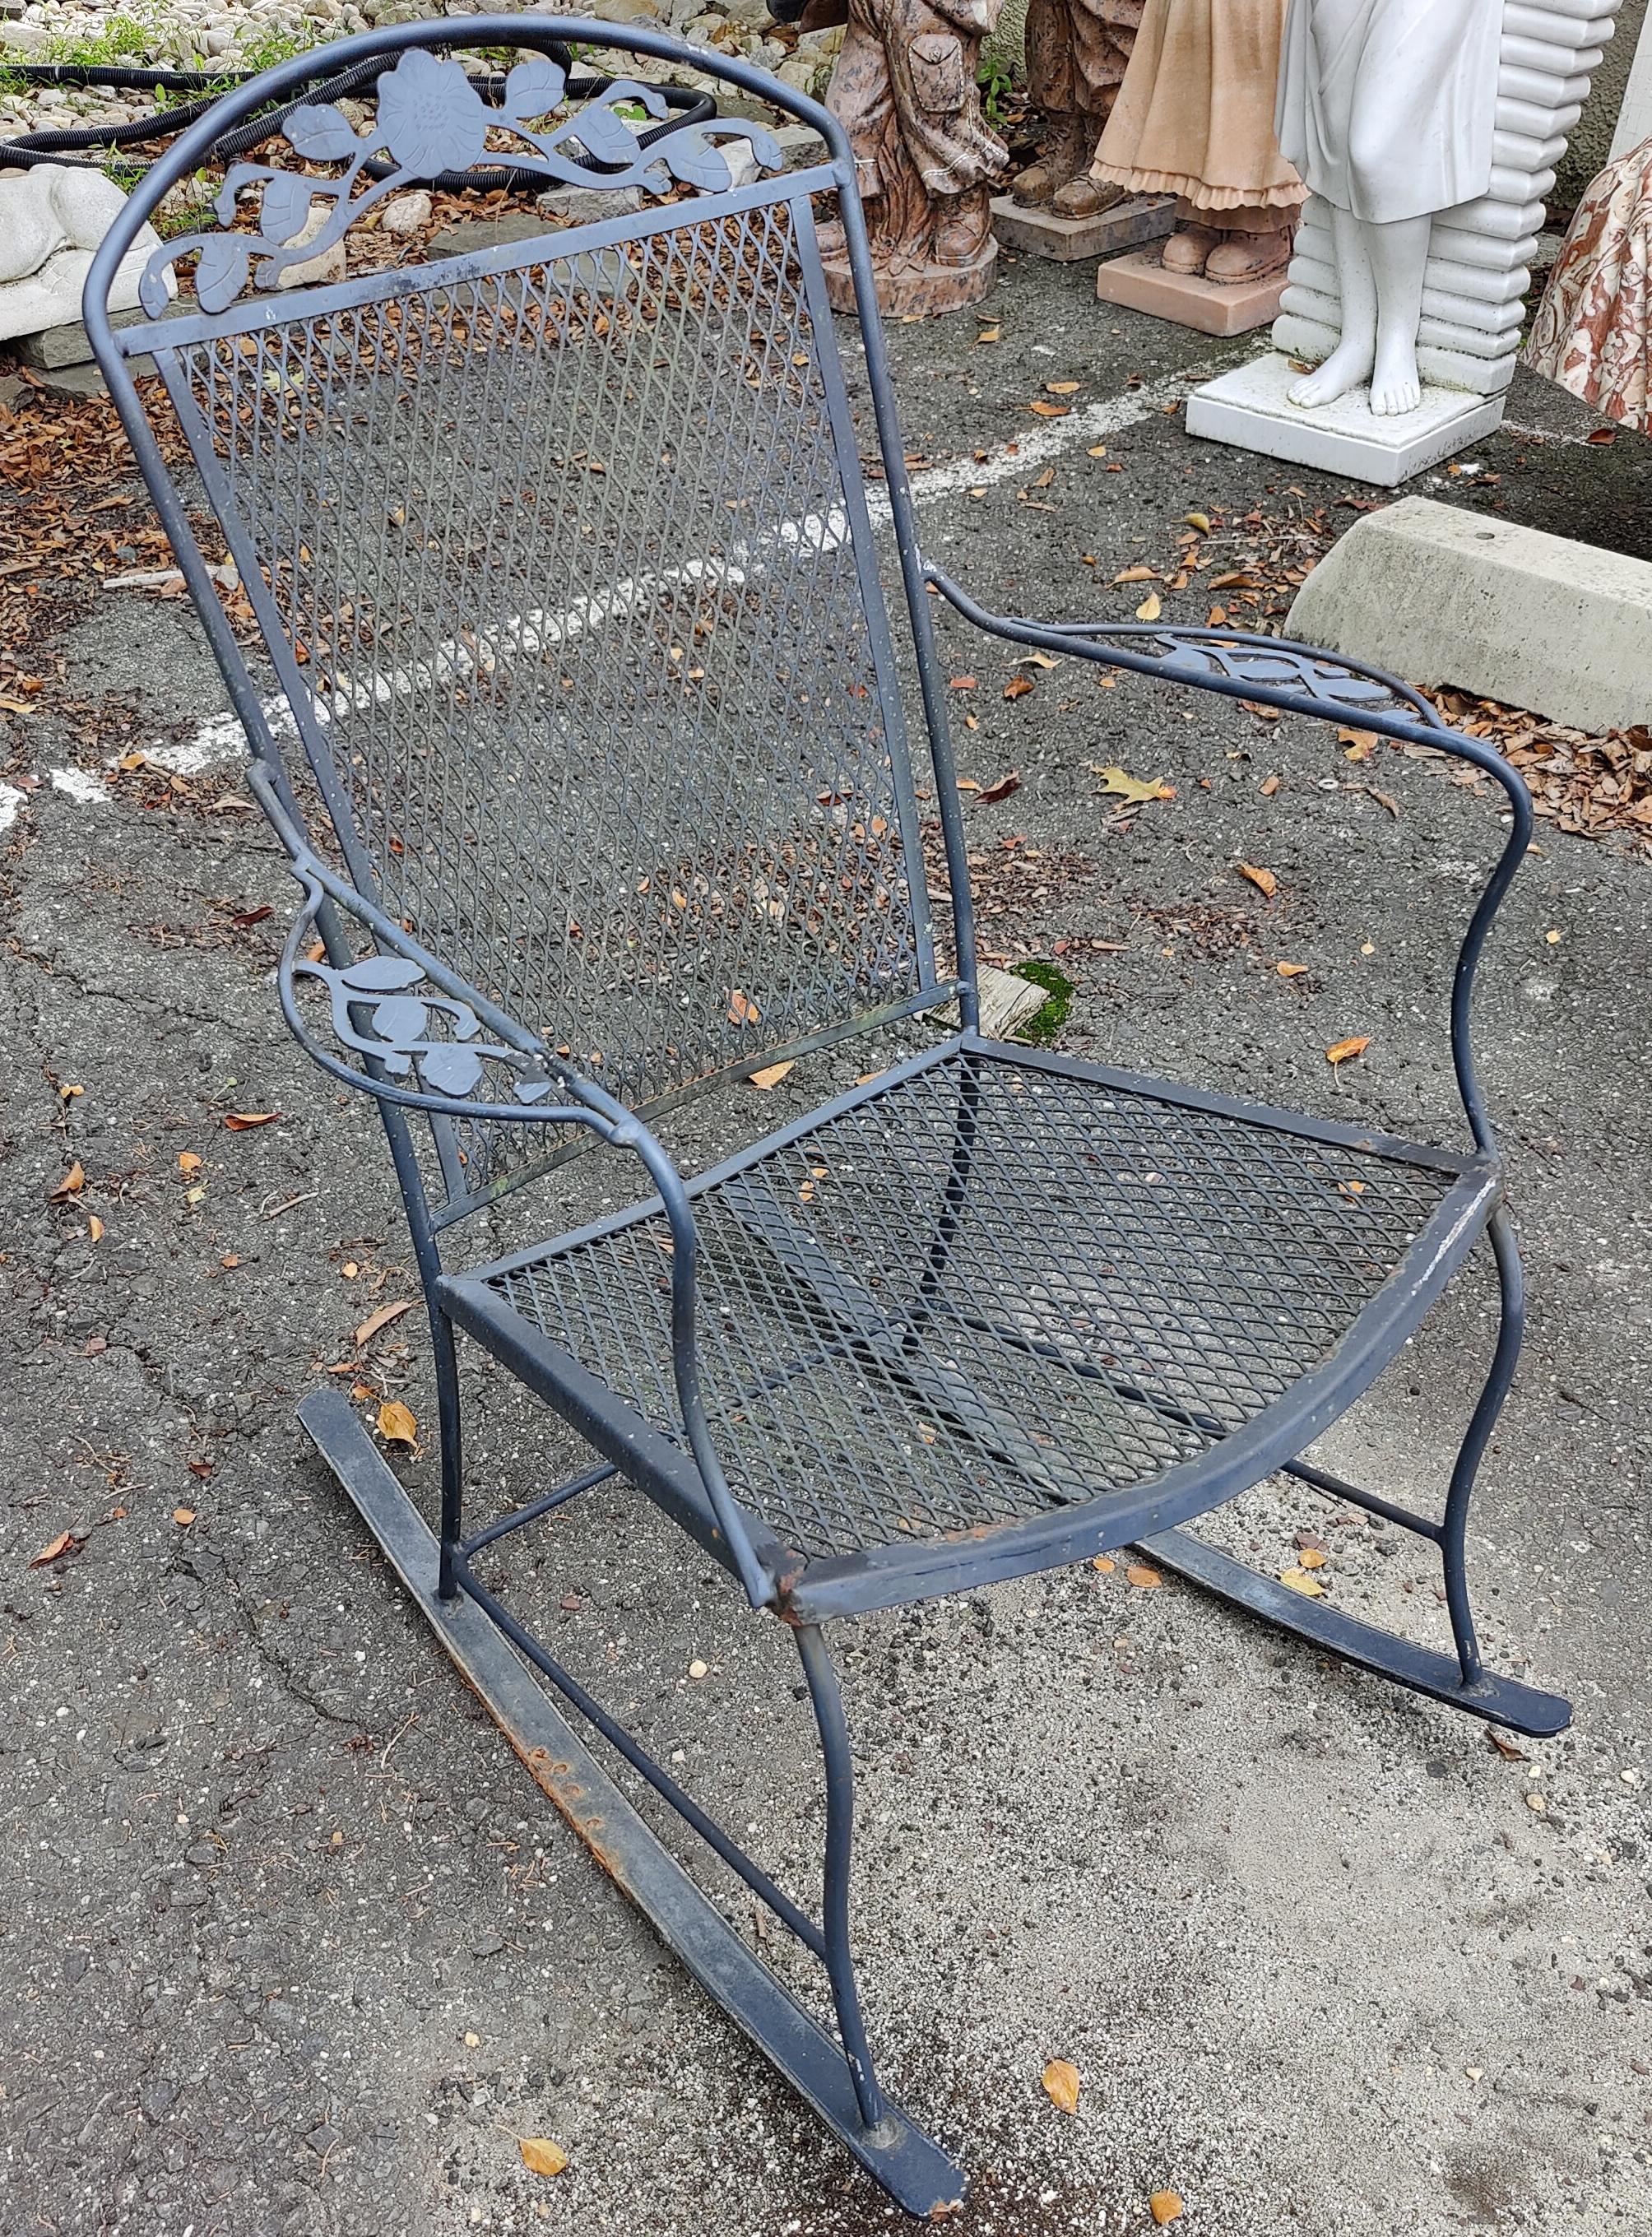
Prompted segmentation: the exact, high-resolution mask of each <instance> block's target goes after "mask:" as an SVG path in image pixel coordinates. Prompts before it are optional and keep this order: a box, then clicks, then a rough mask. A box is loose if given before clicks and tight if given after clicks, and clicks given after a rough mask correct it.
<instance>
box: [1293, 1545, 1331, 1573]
mask: <svg viewBox="0 0 1652 2237" xmlns="http://www.w3.org/2000/svg"><path fill="white" fill-rule="evenodd" d="M1297 1567H1298V1569H1323V1568H1324V1567H1325V1553H1324V1550H1323V1549H1322V1548H1321V1547H1318V1546H1305V1547H1303V1549H1302V1551H1301V1553H1299V1554H1298V1555H1297Z"/></svg>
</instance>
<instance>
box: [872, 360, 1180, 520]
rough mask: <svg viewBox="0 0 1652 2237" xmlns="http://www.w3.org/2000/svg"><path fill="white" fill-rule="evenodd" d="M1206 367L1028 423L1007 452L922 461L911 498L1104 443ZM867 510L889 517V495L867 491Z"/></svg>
mask: <svg viewBox="0 0 1652 2237" xmlns="http://www.w3.org/2000/svg"><path fill="white" fill-rule="evenodd" d="M1210 372H1211V369H1210V367H1209V366H1200V368H1199V371H1198V372H1197V373H1170V374H1168V375H1167V376H1166V378H1165V379H1163V380H1154V381H1147V382H1145V383H1144V384H1143V385H1142V386H1141V387H1140V388H1130V389H1127V390H1126V391H1125V393H1124V394H1123V395H1122V396H1105V397H1100V398H1099V399H1097V400H1096V402H1095V403H1094V404H1080V406H1078V407H1077V409H1076V410H1074V411H1072V412H1068V413H1067V417H1066V419H1041V420H1038V421H1037V422H1035V424H1034V426H1031V427H1029V428H1028V431H1027V432H1026V434H1024V435H1022V436H1021V437H1020V438H1019V439H1017V440H1016V442H1015V445H1014V450H1013V451H1012V450H1011V448H1010V446H1009V445H1008V444H1004V443H1001V444H999V445H997V446H996V448H995V449H994V450H993V451H990V452H988V455H987V457H986V458H985V459H981V460H980V461H979V462H977V461H976V460H975V459H950V460H948V463H947V465H944V466H922V467H920V468H918V470H917V471H916V472H915V473H914V474H913V476H912V498H913V502H914V503H915V505H925V504H928V503H931V502H933V501H935V500H936V499H939V498H948V497H957V496H958V495H959V494H960V493H961V492H963V491H965V490H972V489H991V488H992V487H993V486H994V485H995V484H996V483H998V482H1013V481H1017V480H1019V479H1020V478H1021V475H1023V474H1024V473H1025V472H1027V471H1028V467H1029V466H1030V467H1036V466H1042V465H1048V463H1049V461H1050V460H1051V459H1055V458H1059V457H1060V456H1061V453H1062V452H1063V451H1070V450H1073V449H1074V448H1075V447H1078V446H1080V445H1081V446H1082V447H1083V448H1084V449H1085V450H1088V449H1089V447H1090V445H1091V444H1093V443H1105V442H1106V440H1107V437H1108V436H1109V435H1118V434H1121V433H1122V432H1123V431H1124V429H1125V428H1127V427H1134V426H1138V425H1139V424H1140V421H1142V420H1143V419H1152V418H1153V415H1154V414H1155V413H1156V412H1167V411H1168V410H1169V408H1170V406H1172V405H1173V404H1180V402H1181V401H1182V399H1184V398H1185V397H1187V396H1191V395H1192V393H1193V391H1194V389H1195V388H1197V387H1198V386H1199V383H1200V382H1201V381H1203V380H1207V379H1209V378H1210ZM871 513H872V518H873V519H874V520H875V521H876V522H878V523H879V524H880V525H882V522H884V521H886V520H888V518H889V498H888V496H887V495H886V494H885V492H883V491H882V490H875V491H873V492H872V493H871Z"/></svg>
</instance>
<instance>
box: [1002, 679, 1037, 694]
mask: <svg viewBox="0 0 1652 2237" xmlns="http://www.w3.org/2000/svg"><path fill="white" fill-rule="evenodd" d="M1036 689H1037V686H1036V685H1035V684H1034V681H1033V678H1032V677H1031V676H1011V677H1010V679H1009V681H1008V683H1007V684H1005V686H1004V696H1005V698H1006V699H1025V698H1026V696H1027V695H1028V692H1029V691H1032V690H1036Z"/></svg>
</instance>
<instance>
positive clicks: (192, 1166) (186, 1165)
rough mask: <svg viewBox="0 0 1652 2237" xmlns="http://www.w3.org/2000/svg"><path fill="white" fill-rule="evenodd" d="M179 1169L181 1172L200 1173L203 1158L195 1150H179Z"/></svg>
mask: <svg viewBox="0 0 1652 2237" xmlns="http://www.w3.org/2000/svg"><path fill="white" fill-rule="evenodd" d="M178 1171H180V1172H181V1173H198V1172H199V1171H201V1160H200V1158H198V1157H197V1156H196V1155H195V1151H193V1150H180V1151H179V1152H178Z"/></svg>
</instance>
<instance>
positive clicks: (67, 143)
mask: <svg viewBox="0 0 1652 2237" xmlns="http://www.w3.org/2000/svg"><path fill="white" fill-rule="evenodd" d="M512 44H513V45H518V44H519V45H521V46H523V47H525V48H532V49H533V50H534V51H535V52H536V53H539V54H545V55H549V56H550V57H551V59H552V61H553V62H554V63H558V65H559V66H560V67H561V68H562V69H564V70H565V71H567V72H568V91H569V93H570V94H571V95H572V96H573V97H574V98H575V99H577V100H589V99H590V98H591V96H592V95H594V94H598V93H600V92H602V91H603V89H605V87H606V86H609V85H611V84H612V82H613V81H612V79H611V78H607V77H586V78H578V77H575V76H573V74H572V73H573V58H572V55H571V54H570V53H569V51H568V49H567V48H566V47H565V46H564V45H563V44H562V43H561V42H560V41H559V40H556V39H547V38H545V37H544V36H537V37H536V36H532V35H531V34H529V33H527V32H526V31H525V32H524V34H523V36H522V37H521V38H520V40H514V39H513V40H512ZM393 59H394V57H393V56H390V55H370V56H368V57H367V61H365V62H360V63H356V64H355V66H354V69H347V70H340V71H339V72H338V73H337V74H336V76H331V77H329V76H327V74H326V72H325V70H323V69H318V70H317V71H316V73H315V76H314V78H312V79H308V80H307V81H306V82H305V83H304V85H303V87H302V88H301V89H300V90H299V91H298V92H297V93H295V94H293V95H292V96H290V97H289V98H288V99H287V100H285V101H283V102H279V103H278V104H276V105H275V106H274V107H273V108H270V109H263V110H261V111H260V113H259V114H258V115H256V116H252V117H248V119H247V120H246V122H244V123H241V124H238V125H237V126H236V127H235V130H234V131H233V132H226V133H225V135H224V136H223V138H222V139H221V140H218V141H215V142H214V143H213V149H212V155H213V160H214V161H215V162H220V163H232V162H235V158H236V157H237V156H238V155H246V154H248V151H249V150H250V149H252V148H257V147H260V146H261V145H262V143H263V142H265V141H266V140H269V139H273V138H274V135H275V134H276V133H278V132H279V131H280V130H281V127H282V125H283V124H285V123H286V122H287V118H288V117H289V116H290V115H292V113H293V111H294V109H298V108H301V106H302V105H303V104H304V103H305V102H327V101H338V100H340V99H341V98H343V97H344V96H347V95H349V94H352V93H358V92H360V90H361V89H362V88H363V87H364V86H368V85H371V84H372V83H373V81H374V80H375V79H376V78H377V77H378V76H380V73H381V72H382V71H383V70H385V69H387V68H388V67H389V66H390V64H391V63H392V62H393ZM6 69H7V74H8V75H9V76H12V77H20V78H22V79H23V80H24V81H25V82H27V83H29V84H32V85H76V86H99V85H105V86H116V87H121V88H122V89H133V88H136V89H138V90H140V91H142V92H146V93H149V92H166V93H194V94H196V95H198V96H200V97H199V98H198V99H197V100H195V101H186V102H179V103H178V105H177V107H176V108H168V109H159V110H157V111H156V112H155V115H152V116H134V117H130V118H129V119H128V120H127V121H126V122H124V123H122V124H84V125H76V126H72V127H69V128H68V129H63V130H61V131H56V130H54V131H41V132H25V133H23V134H22V135H20V136H19V137H18V138H17V139H16V140H0V167H3V166H5V165H15V166H16V167H17V168H20V169H23V170H28V169H30V168H32V167H33V166H34V165H35V164H36V163H63V164H66V165H67V166H69V168H71V169H73V170H80V171H102V170H105V169H113V168H118V169H120V170H121V171H122V172H123V173H124V174H126V175H128V176H129V177H132V178H139V177H141V176H142V174H143V173H144V172H145V171H147V170H148V169H149V165H148V164H147V163H144V162H129V163H122V164H119V165H118V166H116V165H112V164H111V163H110V162H109V157H108V155H101V156H100V155H83V154H81V153H79V152H78V151H79V150H81V149H83V148H104V149H109V148H126V147H131V146H134V145H136V144H140V143H142V142H145V141H149V140H160V139H169V138H170V137H171V136H172V135H173V134H174V133H175V132H181V131H182V129H183V128H184V127H185V125H187V124H193V123H194V122H195V119H196V117H198V116H204V115H206V113H207V111H208V109H210V108H211V107H212V104H213V102H215V101H216V100H217V99H218V97H219V96H220V95H221V94H222V93H224V92H226V91H228V89H229V88H230V87H231V86H232V85H244V84H245V83H246V82H247V81H248V78H251V77H254V76H257V75H258V73H257V72H256V71H254V70H218V71H208V70H162V69H132V68H128V67H127V66H126V65H125V64H123V63H116V64H103V63H98V64H91V63H8V64H7V65H6ZM471 83H472V85H473V86H474V87H475V88H476V90H477V91H478V92H479V94H480V95H481V96H483V98H484V99H485V100H497V98H498V97H499V95H500V94H501V93H502V92H503V90H504V87H505V80H504V78H503V77H502V76H498V75H488V76H480V75H479V76H472V79H471ZM653 91H655V92H656V93H657V94H659V95H660V96H661V97H662V98H663V99H664V102H665V104H666V106H667V107H668V108H669V109H672V110H674V111H676V112H677V114H675V115H671V116H668V117H666V118H664V120H663V121H662V122H660V123H658V124H655V125H651V127H650V128H649V129H648V130H647V131H646V132H639V133H638V135H637V136H638V144H639V145H640V146H642V147H644V148H646V147H647V146H648V144H649V142H651V140H654V139H656V138H657V136H658V135H659V134H661V133H662V132H670V131H674V130H675V129H677V126H678V125H680V124H684V123H693V124H700V123H704V122H705V121H706V119H707V118H708V117H711V116H715V115H716V114H717V103H716V102H714V101H713V100H712V98H711V96H710V94H708V93H696V92H695V91H694V90H693V89H691V87H688V86H681V85H659V86H655V87H654V88H653ZM364 168H365V169H366V170H367V174H368V175H369V177H371V178H374V179H387V178H389V177H390V176H391V175H392V172H393V165H391V164H389V163H386V162H380V161H377V160H375V161H373V162H369V163H367V165H365V166H364ZM428 184H429V185H431V186H433V187H435V188H439V189H440V190H441V191H442V192H444V193H446V194H465V193H470V194H497V193H498V192H499V190H500V189H501V188H503V189H504V191H505V192H506V193H507V194H509V193H518V194H532V193H539V192H540V191H542V190H543V188H544V186H545V181H544V179H543V178H542V177H540V176H539V175H537V174H531V173H529V174H525V173H523V172H521V171H512V170H505V169H502V168H489V167H488V166H486V165H481V166H479V167H478V168H476V169H474V170H470V171H442V172H439V173H438V175H436V176H435V177H434V178H433V179H431V180H430V181H428Z"/></svg>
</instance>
